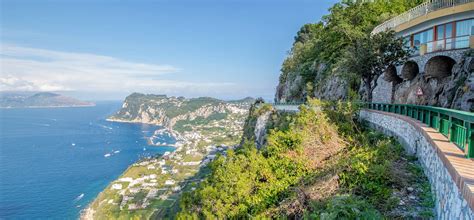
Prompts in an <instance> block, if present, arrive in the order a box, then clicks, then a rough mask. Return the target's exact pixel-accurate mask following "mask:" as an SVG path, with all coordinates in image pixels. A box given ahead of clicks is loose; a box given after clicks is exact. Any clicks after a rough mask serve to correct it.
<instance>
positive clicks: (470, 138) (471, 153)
mask: <svg viewBox="0 0 474 220" xmlns="http://www.w3.org/2000/svg"><path fill="white" fill-rule="evenodd" d="M464 123H465V124H467V126H466V128H467V129H466V133H467V135H466V139H467V145H466V148H465V149H464V152H465V153H466V156H467V158H474V135H473V134H472V132H473V131H474V124H471V123H469V122H468V121H465V122H464Z"/></svg>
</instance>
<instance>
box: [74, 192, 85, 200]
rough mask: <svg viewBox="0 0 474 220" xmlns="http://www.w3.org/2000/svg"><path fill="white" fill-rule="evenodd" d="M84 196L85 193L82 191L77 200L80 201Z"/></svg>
mask: <svg viewBox="0 0 474 220" xmlns="http://www.w3.org/2000/svg"><path fill="white" fill-rule="evenodd" d="M83 197H84V193H81V195H79V196H78V197H76V199H75V201H79V200H81V199H82V198H83Z"/></svg>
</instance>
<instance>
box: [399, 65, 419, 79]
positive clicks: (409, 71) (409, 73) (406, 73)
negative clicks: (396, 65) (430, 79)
mask: <svg viewBox="0 0 474 220" xmlns="http://www.w3.org/2000/svg"><path fill="white" fill-rule="evenodd" d="M419 72H420V70H419V68H418V64H417V63H415V62H413V61H408V62H406V63H405V65H403V67H402V77H403V78H404V79H406V80H412V79H414V78H415V77H416V75H418V73H419Z"/></svg>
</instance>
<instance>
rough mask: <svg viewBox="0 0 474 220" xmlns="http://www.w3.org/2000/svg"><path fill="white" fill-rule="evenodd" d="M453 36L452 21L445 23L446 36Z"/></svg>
mask: <svg viewBox="0 0 474 220" xmlns="http://www.w3.org/2000/svg"><path fill="white" fill-rule="evenodd" d="M452 37H453V23H449V24H446V38H452Z"/></svg>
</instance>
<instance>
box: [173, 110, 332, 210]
mask: <svg viewBox="0 0 474 220" xmlns="http://www.w3.org/2000/svg"><path fill="white" fill-rule="evenodd" d="M317 116H320V117H317ZM293 117H294V118H295V120H294V123H291V124H289V126H288V129H281V128H280V129H278V130H275V129H273V130H272V131H271V132H270V133H269V135H268V144H267V146H265V147H264V148H262V149H261V150H257V149H256V147H255V144H254V143H253V142H252V141H248V140H247V141H245V142H244V144H243V146H242V147H240V148H239V149H237V150H236V151H228V152H227V156H226V157H224V156H219V157H218V158H217V159H216V160H214V161H213V162H212V163H211V164H210V169H211V173H210V175H209V176H208V177H207V178H206V180H205V181H204V182H203V183H201V185H200V186H199V187H198V189H196V190H195V191H194V192H191V193H188V194H185V195H183V198H182V200H181V208H182V212H181V213H179V215H178V217H179V218H186V217H191V216H199V217H203V218H246V217H249V216H260V215H264V213H265V211H266V210H267V209H268V208H270V207H273V206H275V205H276V204H278V203H279V202H280V201H281V200H282V199H284V198H286V197H287V195H286V193H287V190H288V189H289V187H291V186H293V185H295V184H297V183H298V182H299V181H300V180H301V178H302V177H304V176H305V175H307V174H308V173H309V172H310V171H311V170H313V169H314V168H313V167H312V166H311V164H312V163H311V162H312V161H311V160H312V158H311V157H308V154H307V153H308V152H305V151H304V150H305V149H309V148H306V147H304V144H306V143H310V142H311V143H312V142H319V141H320V140H323V139H324V140H325V139H328V137H329V135H326V134H325V133H323V132H325V131H328V130H331V129H332V131H333V132H334V127H333V126H331V125H330V124H328V123H329V122H328V121H327V120H326V118H325V116H324V114H323V113H322V112H320V111H317V110H316V108H313V107H306V108H303V110H302V111H301V112H300V113H298V114H297V115H295V116H293ZM318 124H319V125H322V126H325V127H326V128H325V129H321V131H323V132H319V133H318V132H316V133H315V134H311V135H310V132H309V130H308V129H309V128H311V129H315V128H320V127H318ZM313 131H314V130H313ZM319 134H321V135H322V136H325V137H319V136H318V135H319ZM326 136H327V137H326ZM309 139H315V140H314V141H310V140H309Z"/></svg>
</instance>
